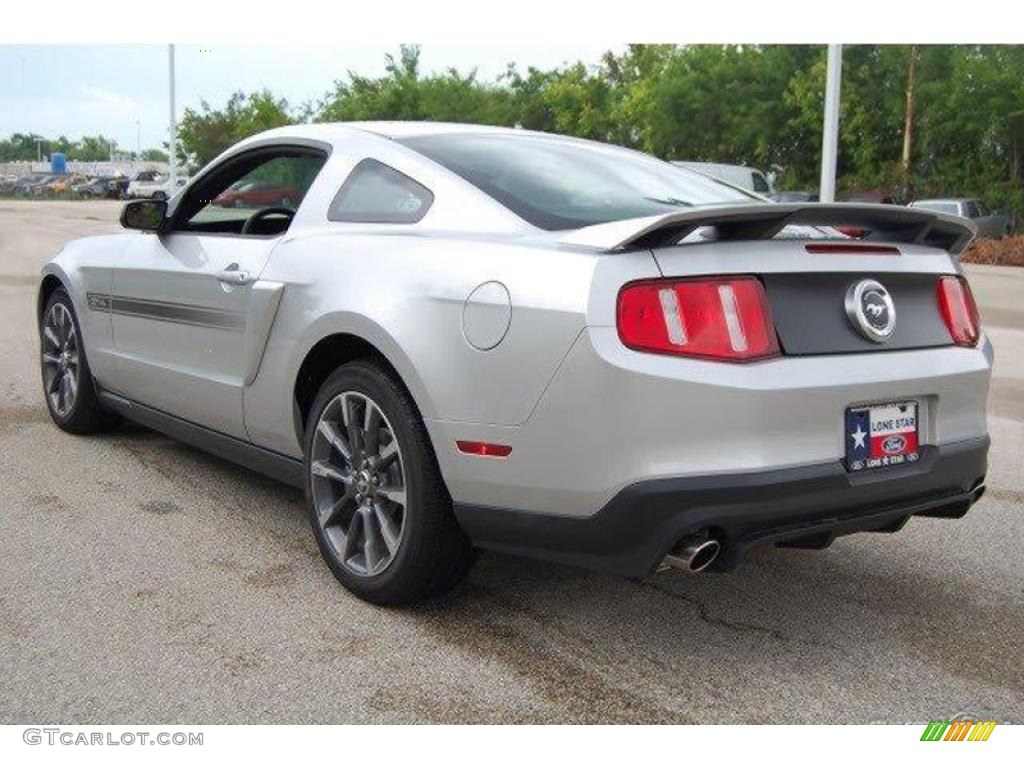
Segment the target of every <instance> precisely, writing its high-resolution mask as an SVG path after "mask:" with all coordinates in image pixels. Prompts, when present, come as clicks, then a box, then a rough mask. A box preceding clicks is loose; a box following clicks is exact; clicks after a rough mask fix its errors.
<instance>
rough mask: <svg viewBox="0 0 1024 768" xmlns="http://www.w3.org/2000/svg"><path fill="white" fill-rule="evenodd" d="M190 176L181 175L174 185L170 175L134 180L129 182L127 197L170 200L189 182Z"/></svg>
mask: <svg viewBox="0 0 1024 768" xmlns="http://www.w3.org/2000/svg"><path fill="white" fill-rule="evenodd" d="M188 182H189V179H188V176H179V177H178V178H177V179H176V180H175V183H174V185H173V186H172V184H171V179H170V177H169V176H157V177H156V178H154V179H152V180H151V181H143V180H139V179H136V180H133V181H132V182H131V183H130V184H128V189H127V191H126V192H125V197H128V198H131V199H138V198H149V199H152V200H169V199H170V198H171V197H173V196H174V194H175V193H176V192H177V191H178V190H180V189H182V188H183V187H184V186H185V185H186V184H188Z"/></svg>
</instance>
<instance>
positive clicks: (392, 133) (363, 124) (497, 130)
mask: <svg viewBox="0 0 1024 768" xmlns="http://www.w3.org/2000/svg"><path fill="white" fill-rule="evenodd" d="M352 131H359V132H361V133H369V134H372V135H374V136H379V137H381V138H382V139H409V138H413V137H417V136H438V135H443V134H460V133H461V134H474V135H477V136H480V135H489V136H507V137H515V138H524V137H535V138H545V139H551V140H553V141H565V142H573V143H578V144H587V145H591V146H600V147H604V148H605V149H608V148H614V149H617V150H622V151H625V152H629V151H631V150H629V149H627V148H625V147H617V146H615V145H611V144H607V143H604V142H595V141H591V140H588V139H580V138H577V137H574V136H565V135H562V134H559V133H545V132H543V131H531V130H527V129H525V128H508V127H505V126H500V125H481V124H478V123H444V122H432V121H416V120H407V121H402V120H362V121H352V122H339V123H300V124H295V125H287V126H281V127H280V128H271V129H270V130H268V131H263V132H262V133H258V134H255V135H254V136H250V137H249V138H248V139H246V140H245V141H244V142H243V144H250V143H253V142H257V141H260V140H266V139H274V138H278V137H280V138H299V139H308V140H312V141H322V142H327V143H333V142H335V141H343V140H344V139H345V138H347V137H350V136H351V135H352Z"/></svg>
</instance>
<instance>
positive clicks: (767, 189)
mask: <svg viewBox="0 0 1024 768" xmlns="http://www.w3.org/2000/svg"><path fill="white" fill-rule="evenodd" d="M673 164H674V165H678V166H680V167H682V168H689V169H690V170H691V171H697V172H698V173H703V174H704V175H705V176H710V177H711V178H713V179H718V180H719V181H724V182H725V183H726V184H732V185H733V186H736V187H740V188H741V189H747V190H750V191H751V192H757V194H759V195H771V194H772V192H774V191H775V190H774V189H773V188H772V184H771V182H770V181H769V180H768V177H767V176H765V175H764V174H763V173H761V171H759V170H757V169H756V168H748V167H747V166H745V165H726V164H725V163H693V162H690V161H688V160H677V161H675V162H674V163H673Z"/></svg>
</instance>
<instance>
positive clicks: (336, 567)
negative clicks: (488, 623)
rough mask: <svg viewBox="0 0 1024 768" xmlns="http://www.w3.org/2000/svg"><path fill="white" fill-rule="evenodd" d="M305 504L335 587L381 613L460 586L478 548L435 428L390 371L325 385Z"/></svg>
mask: <svg viewBox="0 0 1024 768" xmlns="http://www.w3.org/2000/svg"><path fill="white" fill-rule="evenodd" d="M305 449H306V450H305V454H306V467H305V468H306V497H307V501H308V505H309V514H310V520H311V523H312V526H313V532H314V535H315V536H316V540H317V544H318V545H319V547H320V552H321V554H322V555H323V557H324V559H325V560H326V561H327V564H328V565H329V566H330V568H331V570H332V571H333V573H334V575H335V577H336V578H337V579H338V581H340V582H341V583H342V584H343V585H344V586H345V587H346V588H347V589H348V590H349V591H351V592H353V593H354V594H355V595H356V596H358V597H360V598H362V599H364V600H367V601H369V602H371V603H376V604H378V605H396V604H404V603H412V602H417V601H419V600H423V599H426V598H429V597H431V596H434V595H437V594H440V593H442V592H445V591H447V590H448V589H451V588H452V587H453V586H455V585H456V584H457V583H458V582H459V581H461V580H462V578H463V577H464V576H465V575H466V573H467V572H468V571H469V568H470V567H471V566H472V564H473V548H472V546H471V544H470V542H469V539H468V538H467V537H466V535H465V534H464V533H463V532H462V529H461V528H459V525H458V523H457V522H456V520H455V516H454V515H453V513H452V506H451V499H450V497H449V496H448V492H447V490H446V488H445V486H444V482H443V480H442V479H441V474H440V471H439V469H438V467H437V460H436V459H435V457H434V453H433V449H432V448H431V445H430V440H429V438H428V436H427V432H426V428H425V427H424V426H423V422H422V420H421V419H420V417H419V414H418V413H417V411H416V408H415V406H414V404H413V402H412V400H411V398H410V397H409V394H408V393H407V392H406V391H405V390H404V389H403V388H402V386H401V385H400V384H399V383H398V382H396V381H395V380H394V379H393V378H392V376H391V375H390V374H389V373H388V372H387V371H385V370H384V369H383V368H382V367H381V366H379V365H377V364H375V363H373V362H369V361H357V362H354V363H349V364H346V365H343V366H341V367H340V368H338V369H337V370H336V371H335V372H334V373H333V374H332V375H331V376H330V377H328V379H327V381H326V382H324V384H323V386H322V387H321V388H320V392H319V393H318V394H317V397H316V400H315V402H314V403H313V408H312V409H311V411H310V416H309V420H308V423H307V426H306V445H305Z"/></svg>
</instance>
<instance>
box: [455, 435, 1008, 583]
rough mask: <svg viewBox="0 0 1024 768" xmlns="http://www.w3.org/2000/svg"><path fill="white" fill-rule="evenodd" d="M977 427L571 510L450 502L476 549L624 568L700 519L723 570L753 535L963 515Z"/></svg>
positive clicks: (641, 487)
mask: <svg viewBox="0 0 1024 768" xmlns="http://www.w3.org/2000/svg"><path fill="white" fill-rule="evenodd" d="M988 446H989V440H988V438H987V437H982V438H976V439H971V440H964V441H960V442H956V443H949V444H946V445H942V446H925V448H924V449H923V450H922V455H921V459H920V461H918V462H916V463H914V464H912V465H906V466H902V467H890V468H886V469H878V470H869V471H866V472H863V473H858V474H850V473H848V472H847V471H846V470H845V468H844V466H843V464H842V463H841V462H838V461H834V462H829V463H824V464H814V465H809V466H803V467H796V468H791V469H780V470H772V471H768V472H747V473H741V474H732V475H716V476H711V477H698V478H692V477H688V478H668V479H658V480H648V481H644V482H640V483H636V484H634V485H631V486H628V487H626V488H624V489H623V490H622V491H620V492H619V493H618V494H616V495H615V496H614V497H613V498H612V499H611V501H609V502H608V503H607V504H606V505H605V506H604V507H602V508H601V509H600V510H599V511H598V512H597V513H596V514H594V515H591V516H588V517H569V516H560V515H549V514H538V513H532V512H522V511H517V510H510V509H499V508H495V507H485V506H476V505H467V504H456V505H455V512H456V516H457V517H458V519H459V522H460V524H461V525H462V527H463V529H464V530H465V531H466V532H467V533H468V534H469V536H470V537H471V538H472V539H473V541H474V542H475V543H476V544H477V545H478V546H481V547H484V548H487V549H495V550H499V551H504V552H508V553H512V554H518V555H524V556H527V557H534V558H538V559H543V560H550V561H554V562H559V563H564V564H567V565H574V566H580V567H585V568H592V569H596V570H601V571H607V572H610V573H615V574H619V575H622V576H629V577H639V576H643V575H645V574H647V573H650V572H651V571H652V570H653V569H654V568H656V567H657V565H658V564H659V563H660V562H661V561H662V559H663V558H664V557H665V555H666V554H667V553H668V551H669V550H670V549H671V548H672V547H673V546H674V545H675V544H676V543H677V542H678V541H679V540H680V539H681V538H682V537H684V536H686V535H687V534H689V533H691V532H693V531H695V530H698V529H702V528H710V529H711V530H712V532H713V534H714V535H715V536H716V537H718V538H719V539H720V541H721V543H722V545H723V552H722V555H721V556H720V557H719V558H718V560H716V561H715V563H714V565H713V566H712V569H713V570H729V569H731V568H734V567H735V566H736V565H737V564H739V562H740V561H741V560H742V559H743V557H744V555H745V553H746V552H747V550H749V549H750V548H751V547H755V546H759V545H763V544H785V545H790V546H799V547H810V548H820V547H825V546H828V545H829V544H830V543H831V542H832V540H833V539H834V538H835V537H836V536H840V535H844V534H848V533H855V532H858V531H885V532H894V531H897V530H899V529H900V528H901V527H902V526H903V524H904V523H905V522H906V521H907V519H909V518H910V517H911V516H913V515H922V516H931V517H962V516H963V515H964V514H966V513H967V510H968V509H969V508H970V506H971V505H972V504H973V503H974V502H975V501H977V500H978V498H980V496H981V494H982V493H983V492H984V484H983V483H984V477H985V471H986V468H987V456H988Z"/></svg>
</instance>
